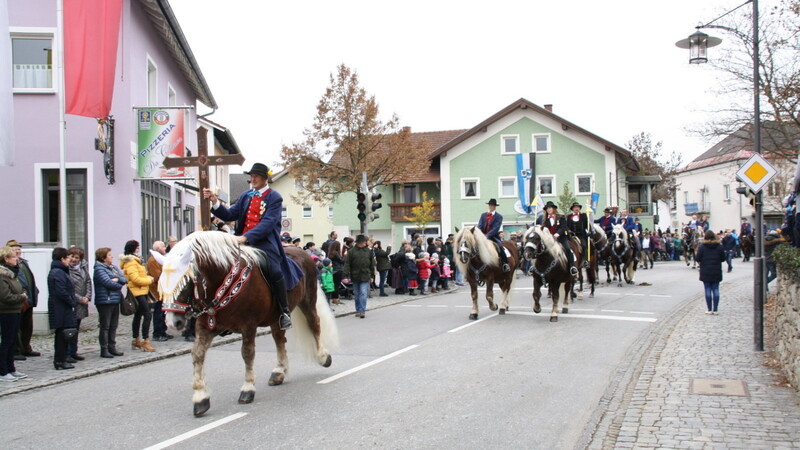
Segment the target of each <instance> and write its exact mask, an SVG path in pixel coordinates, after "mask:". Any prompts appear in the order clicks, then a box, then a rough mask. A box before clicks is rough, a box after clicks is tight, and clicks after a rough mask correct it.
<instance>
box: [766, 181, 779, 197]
mask: <svg viewBox="0 0 800 450" xmlns="http://www.w3.org/2000/svg"><path fill="white" fill-rule="evenodd" d="M767 195H768V196H770V197H773V196H776V195H780V193H779V192H778V183H767Z"/></svg>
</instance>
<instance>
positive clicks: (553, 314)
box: [550, 281, 562, 322]
mask: <svg viewBox="0 0 800 450" xmlns="http://www.w3.org/2000/svg"><path fill="white" fill-rule="evenodd" d="M561 284H562V283H560V282H557V281H553V282H551V283H550V294H551V295H552V296H553V309H552V310H551V311H550V322H558V298H559V295H558V294H559V293H558V291H559V290H560V289H561Z"/></svg>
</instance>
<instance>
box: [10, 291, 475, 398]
mask: <svg viewBox="0 0 800 450" xmlns="http://www.w3.org/2000/svg"><path fill="white" fill-rule="evenodd" d="M458 289H459V288H458V287H455V288H453V289H451V290H448V291H439V293H437V294H430V295H428V296H437V295H444V294H448V293H453V292H457V291H458ZM467 289H469V288H467ZM389 291H391V292H394V290H393V289H391V290H389ZM389 291H387V292H389ZM371 295H372V296H371V297H370V298H369V299H368V300H367V311H370V310H374V309H377V308H383V307H386V306H390V305H393V304H397V303H402V302H407V301H413V300H417V299H419V298H421V297H420V296H416V297H412V296H409V295H389V296H388V297H380V296H379V295H378V292H377V290H375V291H373V292H372V293H371ZM422 298H424V297H422ZM89 310H90V311H89V317H87V318H85V319H83V320H82V321H81V331H80V334H79V335H78V337H79V344H78V354H79V355H82V356H84V357H85V358H86V360H84V361H78V362H77V363H75V368H74V369H69V370H55V369H54V368H53V335H52V334H49V335H36V336H34V337H33V339H32V341H31V346H32V347H33V349H34V350H36V351H38V352H40V353H41V354H42V356H38V357H28V358H27V359H26V360H25V361H16V362H15V363H16V369H17V371H19V372H23V373H25V374H27V375H28V377H27V378H23V379H21V380H17V381H15V382H3V383H1V384H0V397H4V396H6V395H12V394H16V393H19V392H24V391H29V390H31V389H38V388H41V387H45V386H52V385H55V384H59V383H64V382H67V381H71V380H77V379H80V378H86V377H90V376H93V375H98V374H101V373H105V372H110V371H114V370H119V369H124V368H126V367H131V366H137V365H140V364H146V363H148V362H152V361H158V360H161V359H165V358H170V357H173V356H178V355H184V354H187V353H190V352H191V350H192V342H187V341H185V340H184V338H183V337H181V336H180V335H179V333H176V332H175V331H169V332H168V333H169V334H171V335H174V338H173V339H171V340H169V341H165V342H156V341H152V345H153V347H154V348H155V349H156V351H155V352H143V351H141V350H133V349H131V330H132V321H133V316H122V315H121V316H120V320H119V326H118V328H117V350H119V351H122V352H123V353H125V354H124V355H123V356H120V357H116V358H101V357H100V345H99V343H98V340H97V318H98V317H97V310H96V309H95V308H93V307H90V308H89ZM353 314H355V302H353V300H342V304H341V305H334V315H335V316H336V317H344V316H352V315H353ZM150 332H151V334H152V326H151V328H150ZM268 333H269V327H264V328H260V329H259V333H258V334H259V336H261V335H265V334H268ZM239 340H241V338H240V336H239V335H238V334H233V335H229V336H225V337H221V338H219V337H218V338H216V339H214V346H217V345H224V344H228V343H231V342H236V341H239Z"/></svg>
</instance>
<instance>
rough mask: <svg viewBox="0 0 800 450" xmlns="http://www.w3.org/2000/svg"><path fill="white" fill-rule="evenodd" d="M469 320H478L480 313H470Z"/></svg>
mask: <svg viewBox="0 0 800 450" xmlns="http://www.w3.org/2000/svg"><path fill="white" fill-rule="evenodd" d="M469 320H478V313H472V314H470V315H469Z"/></svg>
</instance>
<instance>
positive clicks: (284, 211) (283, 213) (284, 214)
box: [281, 206, 289, 219]
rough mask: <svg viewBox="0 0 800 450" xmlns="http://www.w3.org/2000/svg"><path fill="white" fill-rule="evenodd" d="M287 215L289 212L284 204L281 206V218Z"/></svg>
mask: <svg viewBox="0 0 800 450" xmlns="http://www.w3.org/2000/svg"><path fill="white" fill-rule="evenodd" d="M287 217H289V212H288V211H286V207H285V206H282V207H281V219H285V218H287Z"/></svg>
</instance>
